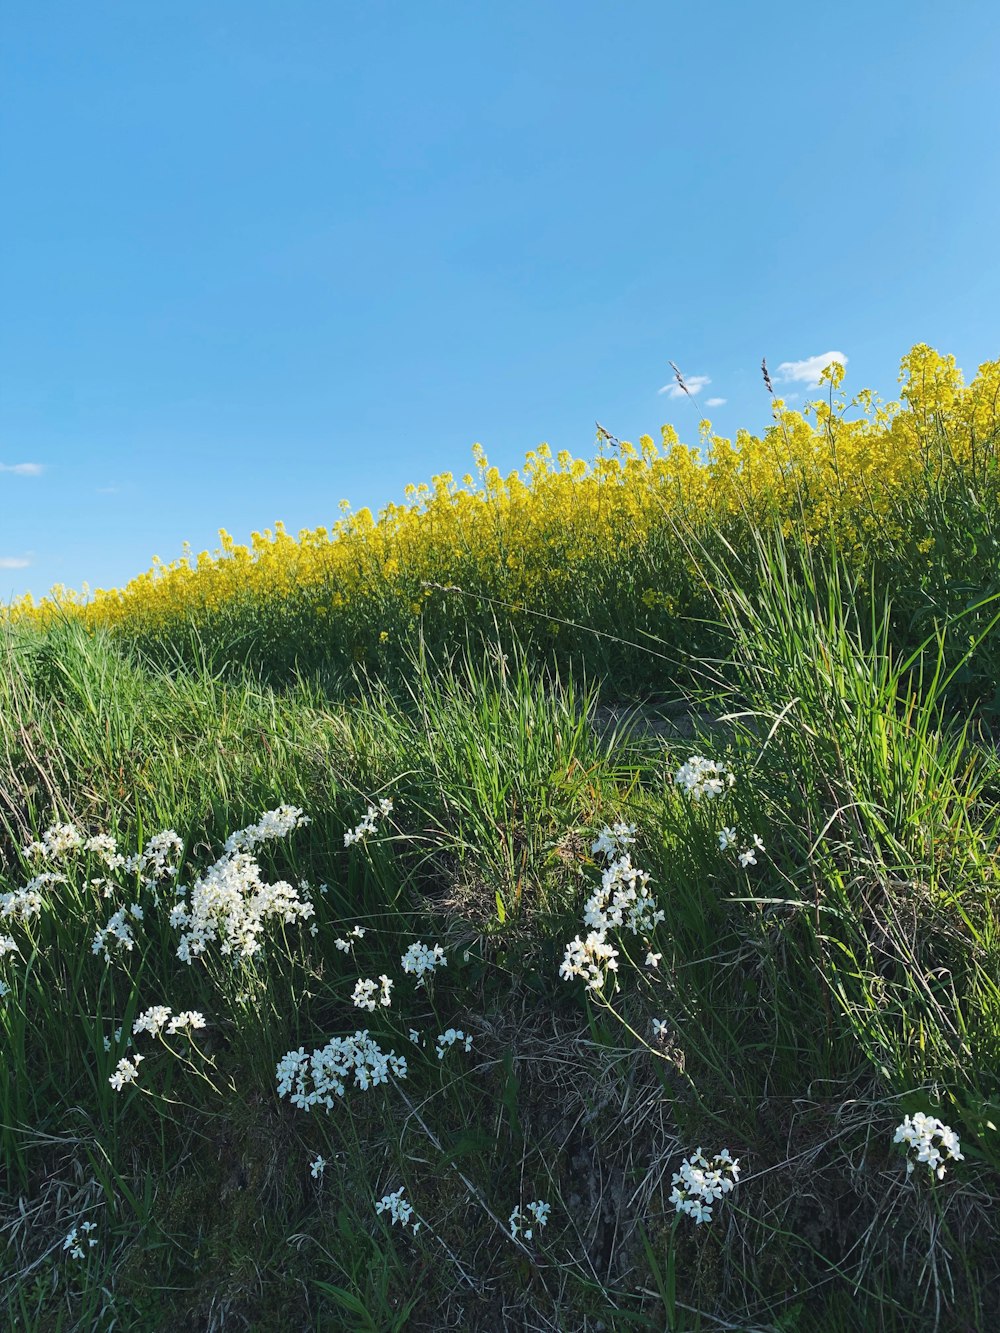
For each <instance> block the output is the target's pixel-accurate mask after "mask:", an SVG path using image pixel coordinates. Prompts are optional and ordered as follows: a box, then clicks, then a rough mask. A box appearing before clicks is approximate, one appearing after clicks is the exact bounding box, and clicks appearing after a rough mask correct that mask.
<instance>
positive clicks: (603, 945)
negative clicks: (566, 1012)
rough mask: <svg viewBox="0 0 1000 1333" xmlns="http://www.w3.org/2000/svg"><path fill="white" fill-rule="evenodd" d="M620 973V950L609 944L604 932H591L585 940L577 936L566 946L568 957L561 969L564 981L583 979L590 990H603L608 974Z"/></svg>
mask: <svg viewBox="0 0 1000 1333" xmlns="http://www.w3.org/2000/svg"><path fill="white" fill-rule="evenodd" d="M617 971H618V950H617V949H616V948H615V947H614V945H612V944H609V943H608V940H607V937H606V935H605V933H604V931H603V930H598V931H591V932H590V934H589V935H588V936H587V938H586V939H585V940H581V939H580V936H579V935H577V937H576V939H575V940H573V942H572V943H571V944H567V945H566V956H565V958H564V959H563V961H562V963H561V964H560V967H559V975H560V976H561V977H562V978H563V980H564V981H569V980H570V979H571V978H572V977H582V978H583V979H584V981H586V983H587V987H588V989H589V990H593V991H598V990H602V989H603V987H604V985H605V983H606V982H607V974H608V972H617Z"/></svg>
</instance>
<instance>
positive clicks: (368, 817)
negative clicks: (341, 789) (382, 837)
mask: <svg viewBox="0 0 1000 1333" xmlns="http://www.w3.org/2000/svg"><path fill="white" fill-rule="evenodd" d="M390 814H392V801H391V800H390V798H389V797H388V796H384V797H383V798H382V799H381V800H380V801H379V803H378V805H369V806H368V809H367V811H366V812H365V817H364V819H362V821H361V823H360V824H358V825H357V826H356V827H355V828H353V829H348V830H347V832H346V833H345V834H344V846H345V847H353V845H354V844H355V843H356V842H363V841H364V840H365V838H367V837H368V836H369V834H371V833H374V832H375V830H376V828H377V827H378V821H379V820H380V819H384V818H385V817H386V816H387V815H390Z"/></svg>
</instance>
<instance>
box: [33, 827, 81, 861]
mask: <svg viewBox="0 0 1000 1333" xmlns="http://www.w3.org/2000/svg"><path fill="white" fill-rule="evenodd" d="M82 846H83V834H82V833H81V832H80V830H79V829H78V828H77V827H76V825H75V824H53V825H52V827H51V828H47V829H46V830H45V832H44V833H43V834H42V838H41V841H40V842H30V843H28V845H27V847H24V848H22V851H23V852H24V855H25V856H26V857H29V858H31V859H34V858H36V857H46V858H48V860H50V861H54V860H58V859H59V858H61V857H64V856H66V855H67V854H68V853H69V852H74V851H76V850H77V849H78V848H79V847H82Z"/></svg>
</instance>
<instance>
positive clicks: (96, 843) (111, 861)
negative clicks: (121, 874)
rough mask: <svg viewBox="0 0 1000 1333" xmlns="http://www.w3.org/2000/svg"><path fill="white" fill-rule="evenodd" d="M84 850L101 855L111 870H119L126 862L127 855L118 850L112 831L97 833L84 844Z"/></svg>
mask: <svg viewBox="0 0 1000 1333" xmlns="http://www.w3.org/2000/svg"><path fill="white" fill-rule="evenodd" d="M83 850H84V851H85V852H93V853H94V855H95V856H99V857H100V858H101V860H102V861H103V862H104V864H105V865H106V866H107V867H108V869H109V870H119V869H120V868H121V867H122V866H124V864H125V857H124V856H122V855H121V853H120V852H119V851H118V844H117V843H116V842H115V840H114V838H113V837H112V836H111V834H110V833H95V834H94V836H93V837H92V838H88V839H87V841H86V842H85V843H84V844H83ZM91 883H93V880H92V881H91Z"/></svg>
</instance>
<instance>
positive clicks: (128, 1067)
mask: <svg viewBox="0 0 1000 1333" xmlns="http://www.w3.org/2000/svg"><path fill="white" fill-rule="evenodd" d="M145 1058H146V1057H145V1056H144V1055H139V1054H138V1053H136V1054H135V1055H134V1056H133V1057H132V1059H131V1060H128V1059H125V1058H122V1059H121V1060H119V1061H118V1068H117V1069H116V1070H115V1072H114V1073H113V1074H112V1075H111V1077H110V1078H109V1079H108V1082H109V1083H110V1084H111V1086H112V1087H113V1088H114V1090H115V1092H121V1090H122V1088H124V1086H125V1084H126V1083H134V1082H135V1081H136V1079H137V1078H138V1077H139V1065H140V1063H141V1062H142V1061H143V1060H145Z"/></svg>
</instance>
